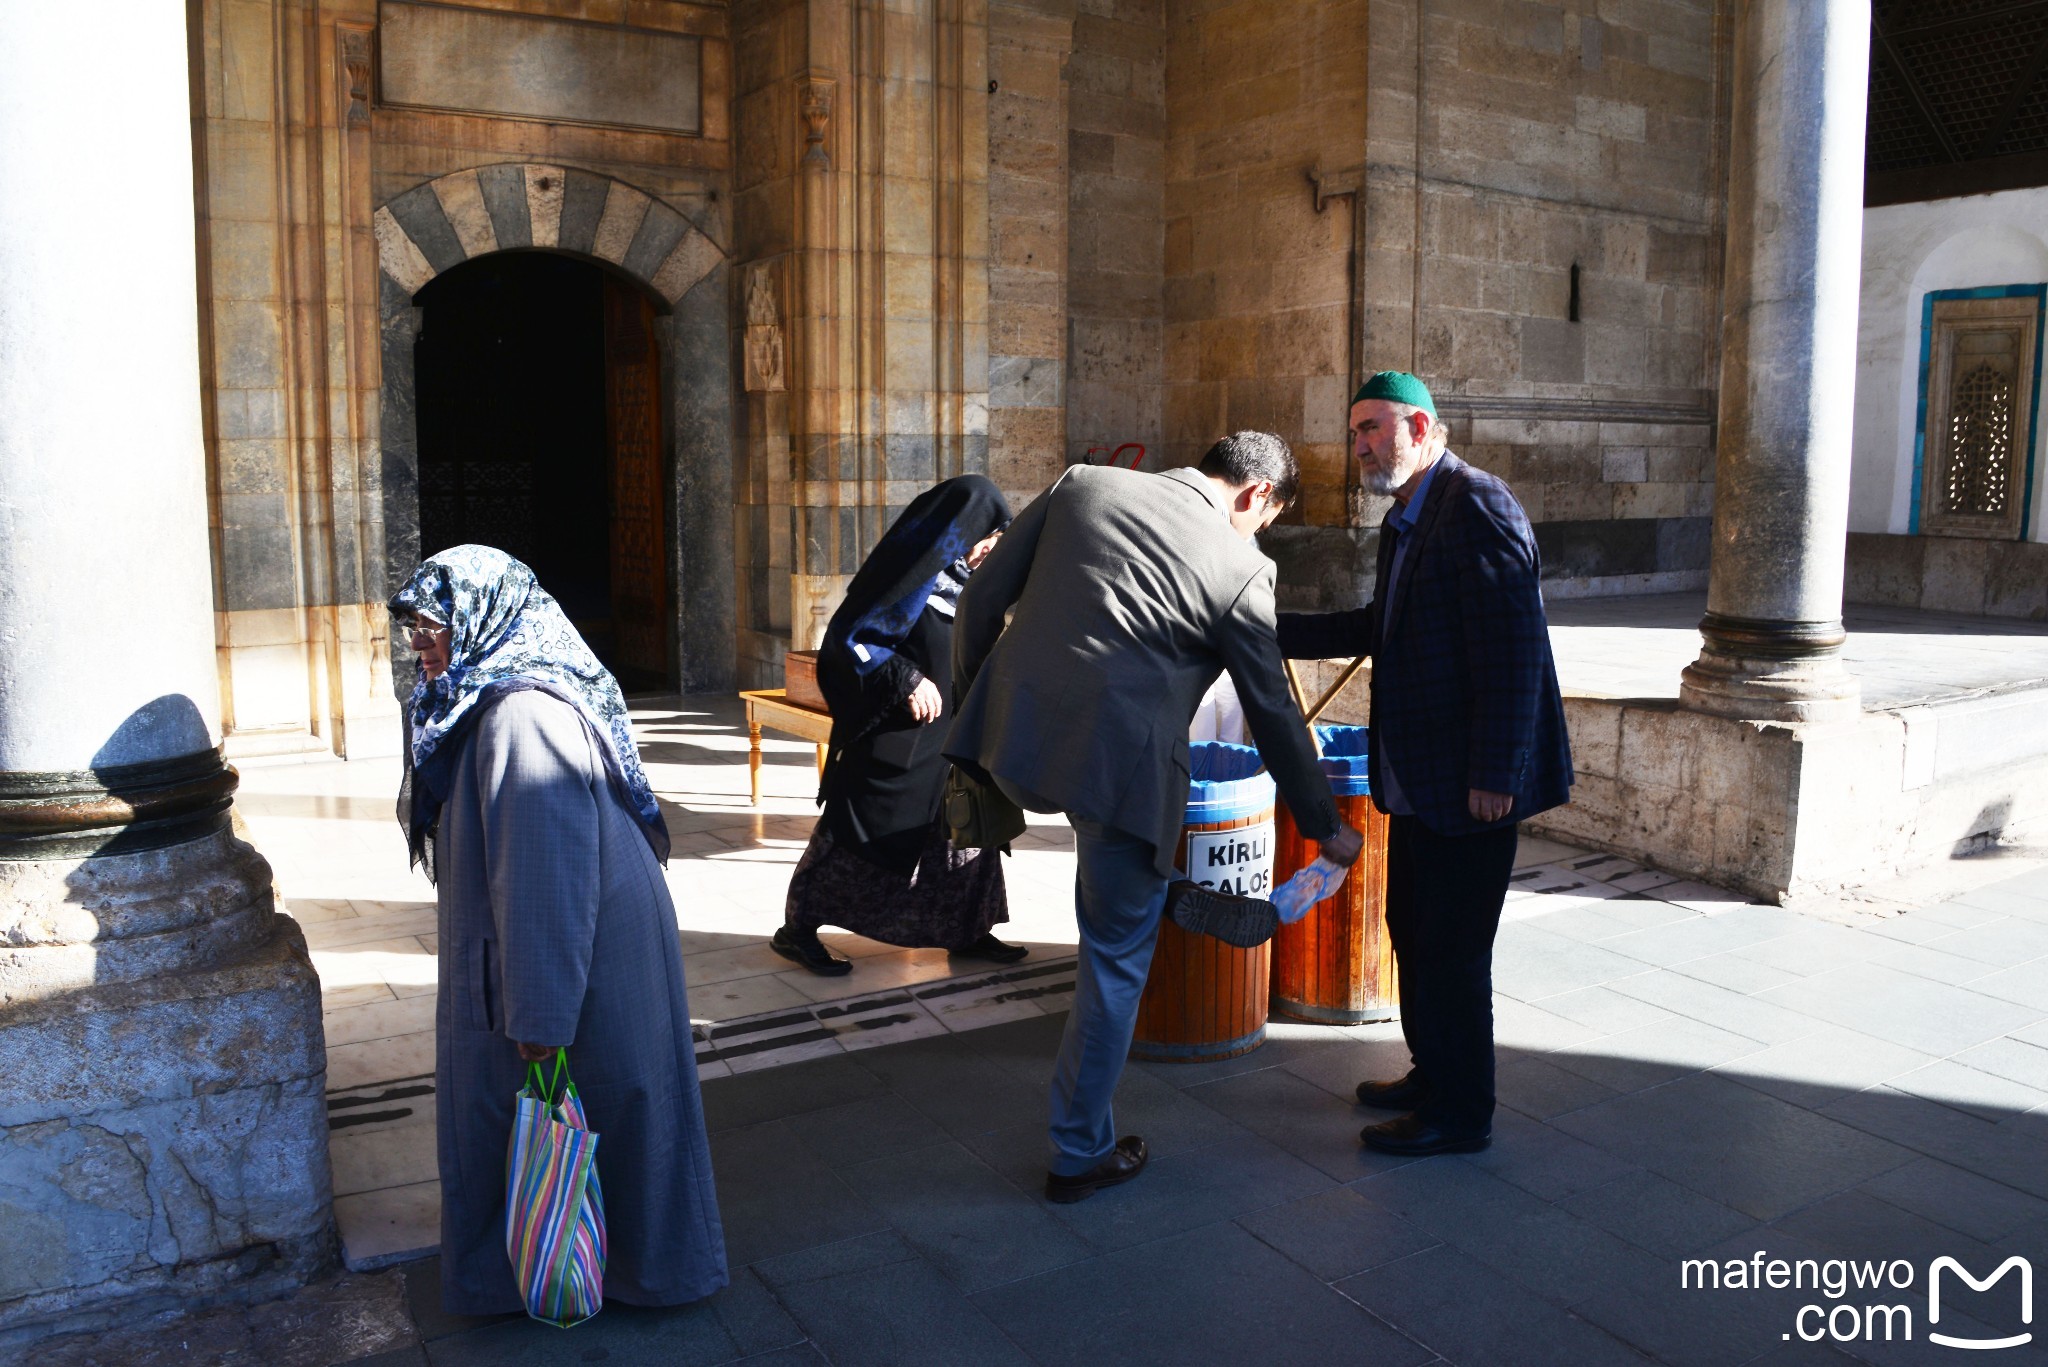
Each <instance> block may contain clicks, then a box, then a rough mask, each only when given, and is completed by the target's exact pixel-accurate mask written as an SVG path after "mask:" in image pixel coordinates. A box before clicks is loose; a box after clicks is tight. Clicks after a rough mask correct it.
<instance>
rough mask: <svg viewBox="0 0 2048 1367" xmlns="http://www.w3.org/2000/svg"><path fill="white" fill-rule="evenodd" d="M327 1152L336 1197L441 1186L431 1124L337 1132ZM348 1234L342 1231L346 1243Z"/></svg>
mask: <svg viewBox="0 0 2048 1367" xmlns="http://www.w3.org/2000/svg"><path fill="white" fill-rule="evenodd" d="M327 1152H328V1156H329V1159H330V1161H331V1162H332V1163H333V1165H334V1194H335V1195H336V1196H337V1197H340V1196H352V1195H355V1194H356V1193H358V1192H365V1191H383V1190H384V1189H386V1188H388V1187H405V1186H415V1185H423V1184H429V1183H431V1184H436V1185H438V1184H439V1182H440V1180H441V1171H440V1165H439V1158H438V1156H437V1154H436V1152H435V1143H434V1127H433V1125H432V1124H431V1123H429V1124H425V1125H399V1126H392V1127H389V1128H384V1129H375V1130H341V1131H337V1132H335V1133H332V1134H329V1135H328V1137H327ZM348 1233H349V1231H347V1230H343V1231H342V1237H343V1240H344V1241H346V1240H347V1238H348Z"/></svg>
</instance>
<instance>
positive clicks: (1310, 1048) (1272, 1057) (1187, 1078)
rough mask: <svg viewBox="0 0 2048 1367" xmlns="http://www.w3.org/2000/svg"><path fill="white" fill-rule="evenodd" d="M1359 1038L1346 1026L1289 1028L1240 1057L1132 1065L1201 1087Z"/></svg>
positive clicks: (1136, 1062) (1161, 1077)
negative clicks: (1305, 1029) (1313, 1029)
mask: <svg viewBox="0 0 2048 1367" xmlns="http://www.w3.org/2000/svg"><path fill="white" fill-rule="evenodd" d="M1355 1042H1356V1038H1355V1036H1354V1034H1353V1032H1351V1031H1345V1030H1324V1031H1318V1032H1316V1033H1314V1034H1312V1035H1311V1034H1296V1033H1293V1032H1289V1033H1287V1034H1284V1035H1281V1034H1271V1035H1268V1036H1267V1038H1266V1042H1265V1043H1264V1044H1261V1045H1260V1046H1259V1047H1258V1048H1256V1049H1254V1050H1252V1051H1251V1052H1250V1053H1248V1054H1239V1055H1238V1056H1237V1057H1236V1058H1226V1059H1217V1060H1215V1061H1214V1062H1211V1063H1153V1062H1147V1061H1144V1060H1140V1059H1133V1060H1132V1061H1131V1065H1130V1066H1131V1067H1133V1068H1137V1069H1139V1070H1141V1071H1143V1072H1147V1073H1150V1074H1151V1075H1152V1076H1153V1077H1156V1078H1158V1079H1159V1080H1160V1081H1161V1082H1166V1083H1170V1084H1172V1085H1173V1086H1175V1087H1199V1086H1201V1085H1202V1084H1203V1083H1205V1082H1216V1081H1220V1080H1221V1079H1223V1078H1226V1077H1236V1076H1237V1075H1238V1074H1239V1073H1253V1072H1257V1071H1258V1070H1259V1069H1261V1068H1277V1067H1281V1066H1284V1065H1286V1064H1289V1063H1295V1062H1299V1061H1301V1060H1303V1059H1307V1058H1312V1057H1316V1056H1319V1055H1323V1054H1329V1053H1332V1052H1342V1051H1343V1050H1344V1049H1346V1048H1348V1047H1349V1046H1350V1045H1351V1044H1353V1043H1355Z"/></svg>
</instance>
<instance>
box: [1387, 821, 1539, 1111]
mask: <svg viewBox="0 0 2048 1367" xmlns="http://www.w3.org/2000/svg"><path fill="white" fill-rule="evenodd" d="M1519 829H1520V828H1519V827H1517V826H1503V827H1502V828H1500V829H1499V830H1493V831H1480V832H1478V833H1477V834H1474V835H1438V834H1436V833H1435V832H1434V831H1432V830H1430V829H1429V828H1428V827H1427V826H1425V825H1423V824H1422V821H1421V819H1420V818H1419V817H1413V816H1397V817H1393V818H1391V819H1390V820H1389V821H1388V829H1387V932H1388V934H1389V935H1390V936H1391V937H1392V939H1393V942H1394V969H1395V972H1396V974H1397V975H1398V976H1399V978H1400V984H1401V1034H1402V1035H1403V1036H1404V1037H1405V1038H1406V1039H1407V1041H1408V1053H1409V1056H1410V1057H1412V1058H1413V1059H1414V1060H1415V1071H1416V1073H1417V1074H1418V1075H1419V1077H1420V1079H1421V1080H1422V1081H1423V1082H1424V1083H1426V1084H1427V1085H1428V1087H1429V1098H1428V1100H1426V1101H1424V1102H1423V1103H1422V1104H1421V1105H1420V1106H1418V1107H1417V1108H1416V1115H1417V1117H1418V1118H1419V1119H1421V1120H1423V1121H1425V1122H1427V1123H1429V1124H1433V1125H1436V1126H1438V1127H1440V1128H1442V1129H1444V1130H1448V1131H1451V1132H1452V1133H1456V1134H1472V1133H1481V1134H1483V1133H1485V1132H1487V1131H1488V1130H1489V1129H1490V1128H1491V1127H1492V1125H1493V936H1494V932H1495V931H1497V930H1499V929H1500V911H1501V904H1502V903H1503V902H1505V901H1506V900H1507V895H1508V877H1509V875H1510V874H1512V873H1513V872H1514V868H1515V841H1516V835H1517V832H1518V830H1519Z"/></svg>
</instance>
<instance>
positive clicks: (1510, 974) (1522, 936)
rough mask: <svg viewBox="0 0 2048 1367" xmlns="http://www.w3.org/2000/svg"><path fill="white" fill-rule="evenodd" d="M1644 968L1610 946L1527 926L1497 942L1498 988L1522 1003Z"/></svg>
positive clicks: (1510, 929)
mask: <svg viewBox="0 0 2048 1367" xmlns="http://www.w3.org/2000/svg"><path fill="white" fill-rule="evenodd" d="M1644 967H1645V965H1644V964H1643V962H1642V961H1641V960H1640V959H1632V958H1629V957H1627V956H1625V955H1621V954H1616V953H1615V952H1613V951H1612V950H1610V949H1607V948H1606V947H1604V946H1598V945H1586V944H1580V943H1578V942H1577V941H1573V940H1568V939H1566V938H1565V937H1564V936H1562V935H1549V934H1546V933H1545V932H1543V931H1541V930H1536V929H1533V928H1531V927H1530V926H1528V925H1527V924H1520V925H1512V926H1503V927H1502V928H1501V932H1500V936H1499V939H1498V940H1496V941H1495V948H1494V963H1493V988H1494V991H1496V992H1499V993H1503V994H1505V995H1507V996H1510V997H1514V998H1516V999H1517V1000H1519V1001H1525V1002H1539V1001H1542V1000H1544V999H1545V998H1548V997H1556V996H1560V995H1562V994H1564V993H1567V992H1574V991H1577V990H1579V989H1581V988H1587V987H1597V986H1599V985H1600V984H1602V983H1607V982H1612V981H1613V980H1614V979H1616V978H1621V977H1626V976H1627V975H1629V974H1631V973H1641V972H1643V971H1644Z"/></svg>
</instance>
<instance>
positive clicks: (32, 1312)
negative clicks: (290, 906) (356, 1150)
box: [0, 831, 334, 1357]
mask: <svg viewBox="0 0 2048 1367" xmlns="http://www.w3.org/2000/svg"><path fill="white" fill-rule="evenodd" d="M269 880H270V870H269V866H268V865H267V864H266V863H265V862H264V861H263V859H262V858H261V856H259V855H257V854H256V853H255V851H253V850H251V849H250V848H249V847H248V846H247V845H245V844H243V843H242V842H241V841H239V840H236V839H235V838H234V837H233V836H232V835H231V834H229V833H227V832H225V831H221V832H217V833H214V834H210V835H207V836H204V837H201V838H200V839H197V840H192V841H188V842H186V843H184V844H180V845H174V846H169V847H163V848H159V849H154V850H149V851H145V852H142V853H139V854H102V855H96V856H92V857H89V858H85V859H68V860H54V859H53V860H13V861H0V910H4V912H5V913H6V914H5V916H4V917H0V920H4V921H6V922H7V923H8V925H9V929H10V932H11V934H12V936H13V937H14V939H15V941H16V945H17V947H16V948H13V949H11V950H10V951H9V952H7V953H5V954H0V1058H5V1059H7V1060H8V1070H7V1085H6V1087H5V1089H4V1090H0V1228H5V1229H6V1230H7V1232H8V1237H7V1238H6V1240H5V1241H4V1247H0V1357H6V1356H7V1355H8V1349H9V1348H11V1347H13V1346H15V1345H18V1344H22V1343H26V1342H28V1341H31V1340H34V1339H38V1338H42V1337H45V1336H47V1335H50V1334H53V1333H61V1332H68V1331H75V1330H90V1329H95V1328H100V1327H104V1326H106V1325H107V1324H110V1323H112V1322H114V1321H116V1320H118V1319H125V1318H128V1317H130V1316H134V1315H137V1314H146V1313H151V1312H153V1311H155V1310H157V1309H163V1308H171V1307H173V1306H177V1307H183V1308H192V1307H193V1306H195V1305H198V1306H203V1305H206V1304H208V1303H219V1302H226V1301H241V1300H250V1299H260V1298H263V1297H265V1296H269V1295H275V1294H279V1293H281V1292H283V1291H285V1290H287V1289H289V1288H290V1287H292V1286H294V1285H297V1284H300V1283H302V1282H304V1281H306V1280H308V1279H309V1278H311V1277H313V1276H315V1275H317V1274H319V1273H320V1272H322V1271H323V1270H324V1269H326V1268H327V1267H329V1266H331V1265H332V1262H333V1258H334V1233H333V1197H332V1179H331V1176H330V1172H329V1167H328V1158H327V1106H326V1073H327V1053H326V1046H325V1043H324V1041H323V1038H322V1032H321V1019H320V983H319V978H318V977H317V975H316V974H315V973H314V970H313V965H312V962H311V959H310V957H309V956H308V954H307V952H306V944H305V938H304V936H303V935H302V934H301V932H300V930H299V927H298V925H297V923H295V922H294V921H292V920H291V919H290V918H289V917H286V916H283V915H280V914H278V913H277V911H276V910H275V908H274V906H273V904H272V897H271V892H270V882H269ZM23 941H26V943H22V942H23Z"/></svg>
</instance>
